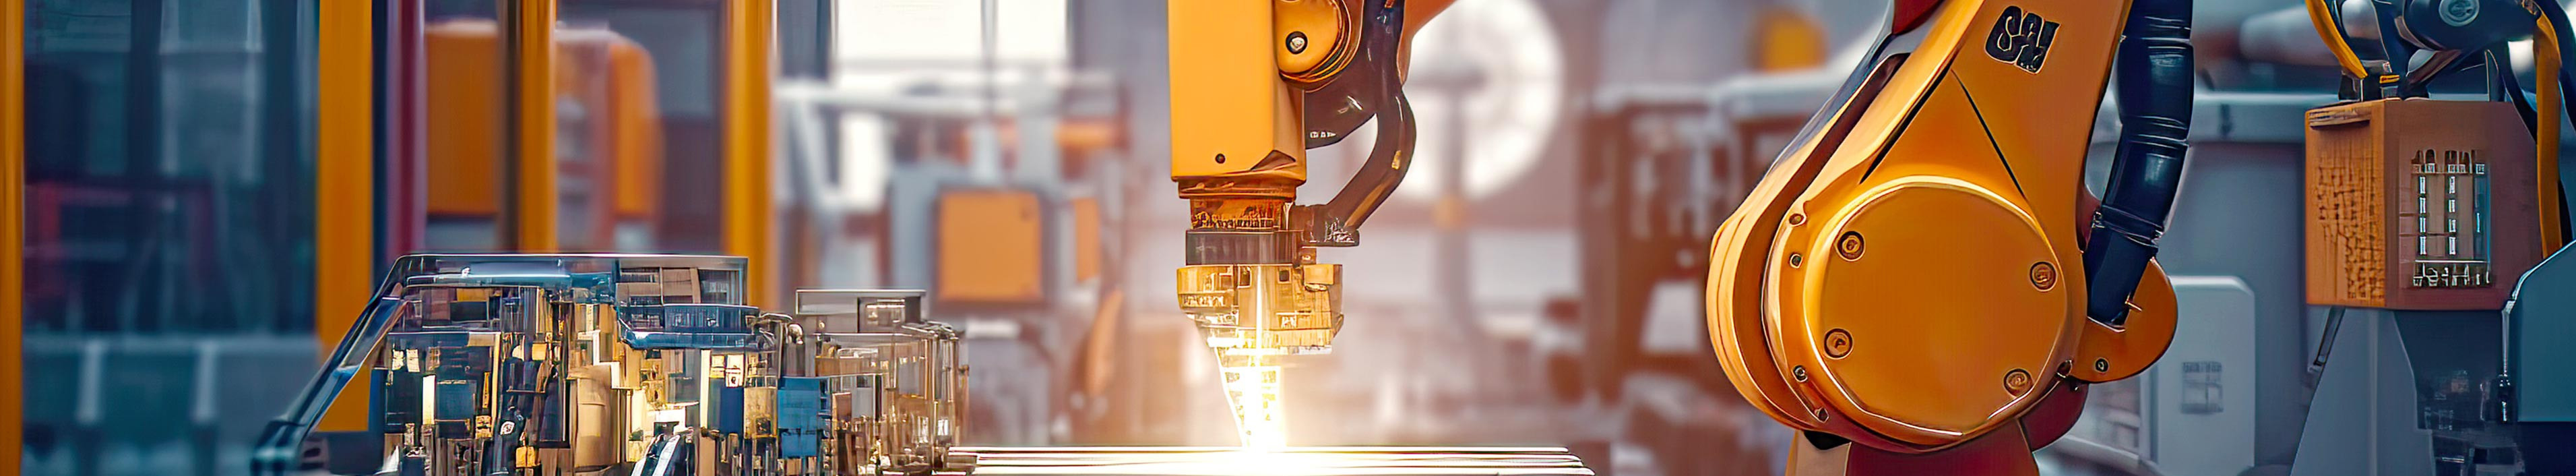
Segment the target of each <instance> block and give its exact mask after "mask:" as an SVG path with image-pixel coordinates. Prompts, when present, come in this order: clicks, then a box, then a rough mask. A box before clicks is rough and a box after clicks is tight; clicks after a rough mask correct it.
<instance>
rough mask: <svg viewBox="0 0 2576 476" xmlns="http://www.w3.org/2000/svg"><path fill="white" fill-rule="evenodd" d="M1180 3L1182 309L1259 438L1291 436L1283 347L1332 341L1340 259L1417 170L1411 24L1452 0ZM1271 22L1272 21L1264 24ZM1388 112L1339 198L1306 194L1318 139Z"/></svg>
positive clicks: (1176, 15) (1174, 55)
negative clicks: (1406, 75) (1185, 226)
mask: <svg viewBox="0 0 2576 476" xmlns="http://www.w3.org/2000/svg"><path fill="white" fill-rule="evenodd" d="M1412 3H1413V5H1411V6H1408V5H1407V2H1405V1H1404V0H1387V1H1350V0H1278V1H1269V2H1263V1H1218V2H1211V1H1200V0H1168V1H1167V2H1165V4H1164V5H1165V7H1166V9H1167V10H1166V15H1167V17H1166V18H1165V21H1166V28H1167V30H1166V34H1167V38H1168V43H1169V44H1170V45H1171V46H1170V47H1171V51H1170V53H1171V56H1170V61H1169V65H1170V67H1171V69H1170V75H1171V82H1170V84H1171V88H1172V89H1171V97H1172V101H1171V105H1172V109H1171V114H1172V115H1171V124H1172V156H1171V159H1172V180H1173V181H1174V182H1178V183H1179V185H1180V196H1181V198H1183V199H1187V200H1188V201H1189V202H1190V228H1189V231H1188V232H1187V233H1188V234H1187V235H1186V237H1185V244H1184V247H1185V248H1186V250H1185V251H1186V256H1185V258H1184V259H1185V261H1184V263H1185V264H1186V266H1183V267H1181V269H1180V270H1179V271H1178V272H1177V273H1176V275H1175V278H1174V279H1175V281H1174V284H1175V287H1176V288H1177V289H1176V291H1177V294H1178V296H1179V299H1180V306H1181V310H1182V311H1183V312H1185V313H1187V314H1189V316H1190V319H1191V320H1193V321H1196V322H1197V323H1198V326H1199V329H1200V330H1201V333H1202V334H1203V335H1204V336H1205V337H1206V340H1207V343H1208V346H1209V347H1210V348H1212V349H1214V350H1215V351H1216V354H1217V360H1218V366H1219V367H1220V368H1222V369H1223V372H1224V376H1223V378H1224V380H1223V381H1224V386H1225V387H1226V394H1227V400H1228V401H1230V402H1232V404H1233V406H1234V414H1235V416H1236V420H1237V422H1238V424H1239V425H1240V428H1241V430H1242V431H1243V437H1244V438H1243V439H1244V443H1245V444H1246V445H1249V446H1280V445H1283V444H1284V443H1285V442H1284V441H1283V439H1282V438H1283V436H1282V433H1284V426H1283V425H1284V424H1285V421H1284V420H1283V417H1282V415H1281V413H1280V409H1281V408H1282V407H1281V404H1280V403H1279V401H1278V398H1279V393H1280V392H1279V389H1278V385H1279V371H1280V362H1279V359H1280V358H1281V357H1283V356H1287V355H1294V354H1304V353H1320V352H1326V351H1330V350H1331V348H1332V341H1333V335H1334V333H1336V332H1339V331H1340V329H1341V324H1342V314H1341V308H1340V304H1339V301H1340V293H1341V290H1340V288H1339V287H1338V286H1339V284H1338V283H1339V280H1340V277H1341V267H1340V265H1334V264H1321V263H1318V262H1317V261H1316V256H1315V249H1316V248H1317V247H1335V246H1353V245H1357V244H1359V226H1360V224H1361V223H1364V222H1366V221H1367V220H1368V217H1369V214H1370V213H1371V212H1374V211H1376V209H1377V206H1378V205H1379V204H1381V203H1383V202H1384V201H1385V200H1386V198H1387V196H1388V194H1390V193H1393V192H1394V190H1395V187H1396V185H1397V184H1398V182H1400V181H1401V180H1402V179H1403V177H1404V172H1405V168H1406V167H1407V166H1408V165H1409V162H1410V161H1411V159H1412V157H1411V156H1410V155H1409V154H1410V150H1411V149H1412V145H1413V144H1412V142H1413V133H1414V131H1413V126H1412V122H1413V119H1412V111H1411V109H1410V106H1407V105H1406V103H1405V100H1404V93H1403V90H1402V83H1403V70H1402V64H1401V61H1402V56H1403V51H1404V43H1403V42H1404V38H1405V35H1406V33H1407V32H1409V31H1412V30H1413V29H1415V28H1417V27H1419V26H1421V25H1422V24H1423V23H1424V22H1427V21H1429V20H1430V19H1431V17H1432V16H1434V15H1437V14H1439V12H1440V10H1441V9H1442V8H1445V7H1447V6H1448V3H1449V2H1448V1H1445V0H1430V1H1423V2H1412ZM1261 25H1268V26H1269V28H1260V27H1259V26H1261ZM1371 119H1375V120H1376V122H1377V136H1376V137H1377V138H1376V143H1375V144H1373V145H1372V147H1373V148H1372V149H1371V151H1370V153H1369V157H1368V160H1367V161H1366V162H1364V163H1362V165H1360V168H1359V171H1358V172H1357V175H1356V176H1355V177H1354V178H1353V179H1352V180H1351V182H1350V184H1348V185H1346V186H1344V187H1343V188H1342V191H1341V192H1340V193H1339V194H1338V195H1335V196H1334V197H1333V199H1332V201H1330V202H1327V203H1323V204H1318V205H1294V204H1293V203H1294V202H1295V201H1296V198H1297V196H1296V195H1297V186H1298V185H1300V184H1303V183H1305V182H1306V164H1305V156H1306V149H1308V148H1312V147H1322V146H1326V145H1331V144H1333V143H1336V142H1339V141H1340V140H1341V139H1342V138H1343V137H1347V136H1348V135H1349V134H1350V132H1351V131H1352V130H1354V129H1357V128H1358V127H1359V126H1360V125H1361V124H1363V123H1365V122H1368V121H1370V120H1371Z"/></svg>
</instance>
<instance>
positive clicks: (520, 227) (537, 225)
mask: <svg viewBox="0 0 2576 476" xmlns="http://www.w3.org/2000/svg"><path fill="white" fill-rule="evenodd" d="M514 12H515V15H514V18H512V19H511V20H512V21H507V22H504V23H503V24H504V25H505V27H506V28H510V29H511V30H512V31H515V32H517V35H514V37H512V38H510V44H509V47H510V49H511V51H512V55H511V57H512V58H513V60H512V61H514V62H515V65H516V68H514V69H513V71H514V72H515V73H514V74H515V75H516V77H514V78H511V84H512V85H513V86H514V87H512V88H511V92H510V95H511V97H513V98H516V100H515V101H512V103H513V105H514V109H513V110H512V113H514V114H517V119H516V120H514V121H512V127H516V128H518V134H516V136H515V137H516V138H517V140H516V141H514V143H513V144H512V145H511V146H512V153H513V154H515V156H516V157H517V158H518V160H516V161H515V162H516V163H515V164H513V167H515V168H516V170H517V172H518V183H517V184H515V185H514V186H515V187H516V189H517V190H518V194H517V196H518V199H517V200H515V201H514V202H515V203H513V204H512V210H511V214H510V215H511V218H510V220H511V221H512V222H513V223H515V224H516V225H515V226H513V227H511V228H512V229H513V230H514V231H515V232H516V236H515V243H514V244H515V246H513V247H512V248H514V249H516V250H518V251H519V252H523V253H550V252H554V251H555V248H556V247H558V246H560V245H559V242H558V241H557V239H558V237H557V236H556V235H557V227H558V226H559V224H557V223H555V217H556V210H555V208H556V204H557V200H558V198H557V197H556V196H555V175H556V172H558V169H557V167H556V166H555V46H554V45H555V0H519V1H518V2H516V7H515V10H514Z"/></svg>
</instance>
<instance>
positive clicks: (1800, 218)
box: [1789, 213, 1807, 225]
mask: <svg viewBox="0 0 2576 476" xmlns="http://www.w3.org/2000/svg"><path fill="white" fill-rule="evenodd" d="M1789 224H1790V225H1804V224H1807V214H1805V213H1791V214H1789Z"/></svg>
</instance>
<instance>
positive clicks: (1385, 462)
mask: <svg viewBox="0 0 2576 476" xmlns="http://www.w3.org/2000/svg"><path fill="white" fill-rule="evenodd" d="M958 451H965V452H972V453H975V454H976V456H977V457H978V459H977V461H976V465H975V466H976V467H975V474H978V475H1107V476H1231V475H1262V476H1343V475H1371V476H1410V475H1423V476H1440V475H1567V476H1590V475H1591V474H1592V470H1591V469H1588V468H1585V467H1583V461H1582V460H1581V459H1578V458H1575V457H1574V454H1572V453H1568V452H1566V451H1565V449H1564V448H1549V447H1419V446H1335V447H1291V448H1277V449H1268V450H1247V449H1244V448H1239V447H1206V446H1069V447H977V448H959V449H958Z"/></svg>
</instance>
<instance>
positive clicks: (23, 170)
mask: <svg viewBox="0 0 2576 476" xmlns="http://www.w3.org/2000/svg"><path fill="white" fill-rule="evenodd" d="M26 12H27V3H26V1H25V0H0V357H6V358H0V471H9V472H14V471H16V470H17V469H18V468H19V465H20V464H21V463H20V462H19V457H20V455H19V454H18V453H19V452H20V451H22V450H23V449H24V448H25V447H26V446H25V445H24V444H23V443H21V442H20V438H21V437H22V436H21V435H22V434H23V429H24V427H25V425H26V422H25V421H23V419H24V418H25V415H26V385H27V375H26V368H25V366H26V359H24V358H20V357H19V356H20V355H22V354H21V352H23V351H24V349H23V348H22V347H21V345H20V340H21V339H22V338H23V337H24V336H25V335H26V332H27V328H26V324H25V322H26V321H25V320H24V319H25V317H26V316H25V315H24V314H25V312H26V297H25V292H26V282H25V281H24V279H25V277H24V276H23V275H22V272H23V266H25V264H26V261H25V260H26V256H25V255H24V253H25V251H26V246H27V245H26V241H27V231H26V229H25V228H24V227H25V226H26V223H27V220H26V208H27V204H26V196H27V195H26V183H27V155H26V154H27V147H26V144H27V140H26V139H27V122H26V114H27V111H26V107H27V106H26V105H27V101H26V97H27V94H26V93H27V91H26V87H27V85H26V78H27V72H26V59H27V57H26V54H27V51H26V49H27V29H26V25H27V15H26Z"/></svg>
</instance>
